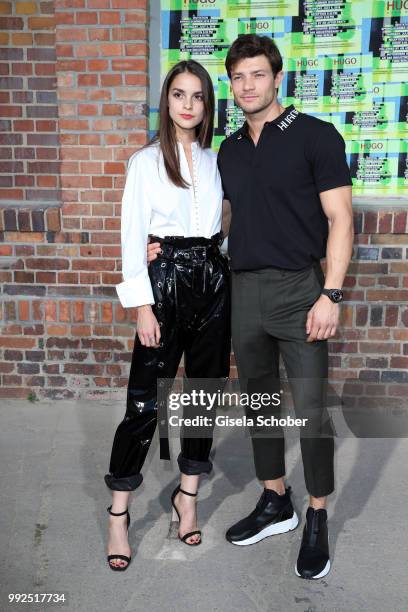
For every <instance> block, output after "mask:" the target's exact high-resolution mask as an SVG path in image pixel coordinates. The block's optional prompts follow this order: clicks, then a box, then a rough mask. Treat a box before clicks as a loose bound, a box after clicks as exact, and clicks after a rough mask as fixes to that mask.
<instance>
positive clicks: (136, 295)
mask: <svg viewBox="0 0 408 612" xmlns="http://www.w3.org/2000/svg"><path fill="white" fill-rule="evenodd" d="M115 288H116V293H117V294H118V297H119V300H120V303H121V304H122V306H123V308H132V307H133V306H143V305H144V304H154V298H153V291H152V286H151V284H150V279H149V277H148V276H146V277H145V278H140V277H139V278H129V279H128V280H125V281H123V283H120V284H119V285H116V286H115Z"/></svg>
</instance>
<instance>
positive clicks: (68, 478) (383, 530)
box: [0, 399, 408, 612]
mask: <svg viewBox="0 0 408 612" xmlns="http://www.w3.org/2000/svg"><path fill="white" fill-rule="evenodd" d="M123 414H124V402H123V401H118V400H117V399H116V400H109V399H102V400H100V401H89V400H83V401H82V400H81V401H58V402H44V401H41V403H34V404H33V403H30V402H29V401H22V400H2V405H1V408H0V415H1V433H0V440H1V447H0V460H1V466H2V469H1V489H0V495H1V512H0V526H1V529H0V540H1V549H0V550H1V561H0V563H1V570H0V582H1V593H0V598H1V599H0V610H1V611H3V610H4V611H5V610H37V611H39V610H41V611H43V610H44V611H46V610H51V609H61V610H67V611H68V610H69V611H81V612H82V611H86V612H93V611H95V612H96V611H101V612H111V611H116V610H120V611H123V612H133V611H139V610H143V611H146V612H173V611H174V612H179V611H183V612H184V611H187V610H192V609H194V610H196V611H198V612H215V611H220V612H229V611H251V612H252V611H254V612H264V611H265V612H266V611H268V612H269V611H273V612H275V611H276V612H292V611H293V612H295V611H296V612H297V611H300V612H329V611H330V612H357V611H360V610H367V611H369V612H377V611H378V612H383V611H384V610H385V609H390V610H393V611H395V612H403V611H405V610H406V609H407V600H408V582H407V580H406V567H407V549H408V529H407V527H408V525H407V517H408V515H407V510H406V509H407V507H408V470H407V457H408V440H407V439H395V438H394V439H358V438H353V437H338V438H337V440H336V461H335V469H336V491H335V493H334V494H333V495H331V497H330V503H329V508H328V513H329V531H330V546H331V558H332V570H331V572H330V573H329V574H328V576H326V577H325V578H323V579H322V580H318V581H316V582H310V581H305V580H301V579H299V578H298V577H296V575H295V573H294V564H295V561H296V557H297V553H298V549H299V544H300V539H301V535H302V529H303V525H304V518H305V511H306V508H307V496H306V491H305V488H304V482H303V471H302V465H301V461H300V456H299V445H298V443H297V441H296V440H295V439H294V438H291V439H289V440H288V443H287V454H286V458H287V483H288V484H290V485H291V486H292V488H293V501H294V505H295V508H296V510H297V512H298V514H300V515H301V521H300V525H299V527H298V528H297V529H296V530H295V531H293V532H290V533H288V534H282V535H278V536H273V537H270V538H267V539H265V540H264V541H262V542H260V543H259V544H256V545H254V546H248V547H238V546H232V545H231V544H229V543H228V542H227V541H226V540H225V538H224V532H225V529H226V528H227V527H228V526H230V525H231V524H232V523H234V522H236V520H238V519H239V518H242V517H243V516H244V515H246V514H247V513H248V512H249V511H251V510H252V509H253V507H254V505H255V502H256V500H257V499H258V497H259V495H260V492H261V487H260V484H259V483H258V481H257V480H256V479H255V478H254V470H253V462H252V452H251V444H250V441H249V439H248V437H247V436H246V433H245V431H244V430H242V429H239V428H237V429H235V430H232V431H229V432H228V433H227V434H225V433H224V434H222V435H221V434H220V432H218V435H217V437H218V439H217V441H216V444H215V446H214V451H215V453H214V457H213V461H214V470H213V472H212V474H211V475H210V476H209V477H204V478H203V480H202V484H201V488H200V493H199V501H198V512H199V525H200V528H201V529H202V530H203V543H202V544H201V546H199V547H192V548H191V549H190V548H188V547H187V546H186V545H184V544H182V543H181V542H179V541H178V540H177V539H176V537H175V530H174V528H173V529H169V521H170V493H171V491H172V490H173V488H174V486H175V485H176V483H177V482H178V480H177V469H176V468H177V464H176V461H175V457H176V453H177V448H178V441H177V440H175V439H174V440H172V441H171V446H172V448H173V449H174V451H173V453H172V456H173V459H172V462H171V463H169V462H165V463H164V462H161V461H160V460H159V451H158V444H157V438H155V440H154V442H153V444H152V448H151V450H150V453H149V456H148V459H147V461H146V464H145V467H144V470H143V473H144V483H143V485H142V486H141V487H140V488H139V489H138V490H137V492H136V493H135V494H134V496H133V500H132V504H131V506H130V513H131V520H132V522H131V526H130V531H129V539H130V545H131V548H132V555H133V559H132V563H131V566H130V567H129V569H128V570H127V571H126V572H124V573H120V574H119V573H114V572H112V571H111V570H110V569H109V568H108V565H107V563H106V559H105V547H106V530H107V524H108V514H107V512H106V507H107V506H108V505H109V504H110V492H109V490H108V489H107V487H106V485H105V484H104V481H103V476H104V474H105V473H106V471H107V468H108V460H109V454H110V449H111V443H112V438H113V433H114V431H115V428H116V425H117V424H118V423H119V421H120V420H121V419H122V417H123ZM16 592H19V593H44V592H46V593H65V596H66V603H65V604H64V605H62V604H58V605H56V604H47V605H41V604H29V603H24V604H23V603H21V604H9V603H8V593H16Z"/></svg>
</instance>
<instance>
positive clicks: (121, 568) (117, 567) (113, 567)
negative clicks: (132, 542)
mask: <svg viewBox="0 0 408 612" xmlns="http://www.w3.org/2000/svg"><path fill="white" fill-rule="evenodd" d="M111 508H112V506H109V508H106V509H107V511H108V512H109V514H111V515H112V516H123V515H124V514H126V515H127V532H128V533H129V525H130V515H129V510H128V509H127V508H126V510H125V511H124V512H112V510H111ZM106 558H107V560H108V565H109V567H110V568H111V570H113V571H114V572H124V571H125V570H126V569H127V568H128V567H129V565H130V562H131V560H132V557H127V556H126V555H108V556H107V557H106ZM113 559H121V560H123V561H127V565H124V566H121V565H111V561H112V560H113Z"/></svg>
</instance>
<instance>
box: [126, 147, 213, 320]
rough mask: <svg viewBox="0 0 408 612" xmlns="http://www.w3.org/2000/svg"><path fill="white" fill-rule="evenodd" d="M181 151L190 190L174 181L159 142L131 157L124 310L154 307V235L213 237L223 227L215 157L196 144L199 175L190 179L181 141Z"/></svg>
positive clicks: (194, 155)
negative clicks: (150, 253) (150, 255)
mask: <svg viewBox="0 0 408 612" xmlns="http://www.w3.org/2000/svg"><path fill="white" fill-rule="evenodd" d="M178 150H179V156H180V171H181V175H182V176H183V178H184V179H185V180H186V181H187V182H188V183H190V187H189V188H188V189H183V188H181V187H176V186H175V185H174V184H173V183H172V182H171V181H170V180H169V178H168V176H167V172H166V169H165V167H164V160H163V155H162V153H161V151H160V146H159V143H154V144H153V145H150V146H148V147H146V148H144V149H141V150H140V151H136V153H134V154H133V155H132V156H131V157H130V159H129V162H128V167H127V173H126V183H125V188H124V192H123V197H122V213H121V242H122V275H123V282H122V283H120V284H119V285H116V291H117V294H118V296H119V299H120V302H121V304H122V306H123V307H124V308H130V307H132V306H141V305H143V304H154V298H153V292H152V288H151V284H150V279H149V275H148V268H147V257H146V245H147V241H148V235H149V234H154V235H155V236H159V237H161V238H164V237H165V236H185V237H187V236H200V237H203V238H210V237H211V236H212V235H213V234H216V233H217V232H219V231H220V229H221V217H222V195H223V194H222V186H221V179H220V175H219V172H218V168H217V155H216V153H215V152H214V151H212V149H203V148H201V146H200V145H199V143H198V142H193V143H192V144H191V152H192V162H193V175H194V176H193V177H190V170H189V166H188V162H187V157H186V154H185V151H184V148H183V145H182V144H181V143H180V142H178Z"/></svg>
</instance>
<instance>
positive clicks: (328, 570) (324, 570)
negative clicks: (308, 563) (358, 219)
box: [295, 559, 330, 580]
mask: <svg viewBox="0 0 408 612" xmlns="http://www.w3.org/2000/svg"><path fill="white" fill-rule="evenodd" d="M329 572H330V559H329V560H328V561H327V563H326V566H325V568H324V569H322V571H321V572H320V574H316V576H311V577H310V578H309V579H308V580H316V579H317V578H323V576H326V574H328V573H329ZM295 573H296V576H299V578H302V577H303V576H301V575H300V574H299V572H298V571H297V563H296V565H295Z"/></svg>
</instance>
